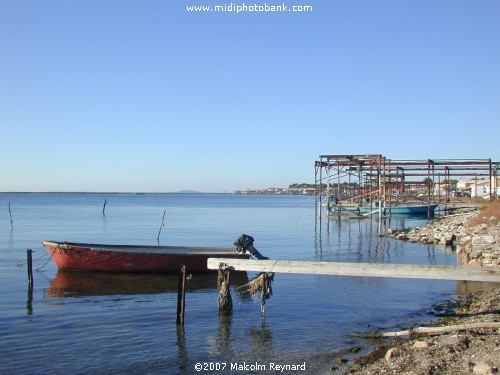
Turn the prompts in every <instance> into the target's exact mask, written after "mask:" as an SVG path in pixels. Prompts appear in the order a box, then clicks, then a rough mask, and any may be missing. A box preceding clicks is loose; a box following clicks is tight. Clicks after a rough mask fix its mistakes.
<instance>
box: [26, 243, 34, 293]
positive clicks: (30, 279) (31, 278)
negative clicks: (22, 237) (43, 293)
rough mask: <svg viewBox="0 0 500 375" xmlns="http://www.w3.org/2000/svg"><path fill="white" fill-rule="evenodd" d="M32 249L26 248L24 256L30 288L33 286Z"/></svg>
mask: <svg viewBox="0 0 500 375" xmlns="http://www.w3.org/2000/svg"><path fill="white" fill-rule="evenodd" d="M32 252H33V251H32V250H31V249H27V250H26V256H27V264H28V285H29V287H30V288H32V287H33V259H32V255H31V254H32Z"/></svg>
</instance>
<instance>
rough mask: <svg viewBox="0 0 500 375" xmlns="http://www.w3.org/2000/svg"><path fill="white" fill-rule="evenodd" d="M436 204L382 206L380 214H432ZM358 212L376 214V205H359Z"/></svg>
mask: <svg viewBox="0 0 500 375" xmlns="http://www.w3.org/2000/svg"><path fill="white" fill-rule="evenodd" d="M437 206H438V205H437V204H431V205H429V206H427V205H426V204H422V205H404V206H403V205H401V206H391V207H382V214H385V215H388V214H391V215H427V214H428V213H430V214H431V215H433V214H434V210H435V209H436V207H437ZM359 212H360V213H361V214H369V213H371V214H375V215H378V207H376V206H373V207H369V206H360V207H359Z"/></svg>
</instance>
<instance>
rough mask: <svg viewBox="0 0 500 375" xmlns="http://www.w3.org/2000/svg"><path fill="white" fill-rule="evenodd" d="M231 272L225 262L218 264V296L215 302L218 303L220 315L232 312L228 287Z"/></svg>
mask: <svg viewBox="0 0 500 375" xmlns="http://www.w3.org/2000/svg"><path fill="white" fill-rule="evenodd" d="M230 278H231V273H230V272H229V267H228V266H227V264H225V263H221V264H219V271H218V276H217V288H218V289H219V297H218V299H217V303H218V305H219V314H220V315H231V314H232V312H233V299H232V298H231V291H230V289H229V283H230Z"/></svg>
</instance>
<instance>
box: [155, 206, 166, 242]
mask: <svg viewBox="0 0 500 375" xmlns="http://www.w3.org/2000/svg"><path fill="white" fill-rule="evenodd" d="M166 212H167V210H165V211H163V217H162V219H161V223H160V230H159V231H158V237H156V241H158V242H160V234H161V228H163V227H164V226H165V213H166Z"/></svg>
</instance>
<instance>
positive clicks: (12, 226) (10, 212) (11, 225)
mask: <svg viewBox="0 0 500 375" xmlns="http://www.w3.org/2000/svg"><path fill="white" fill-rule="evenodd" d="M9 216H10V229H14V224H13V222H12V211H11V210H10V202H9Z"/></svg>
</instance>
